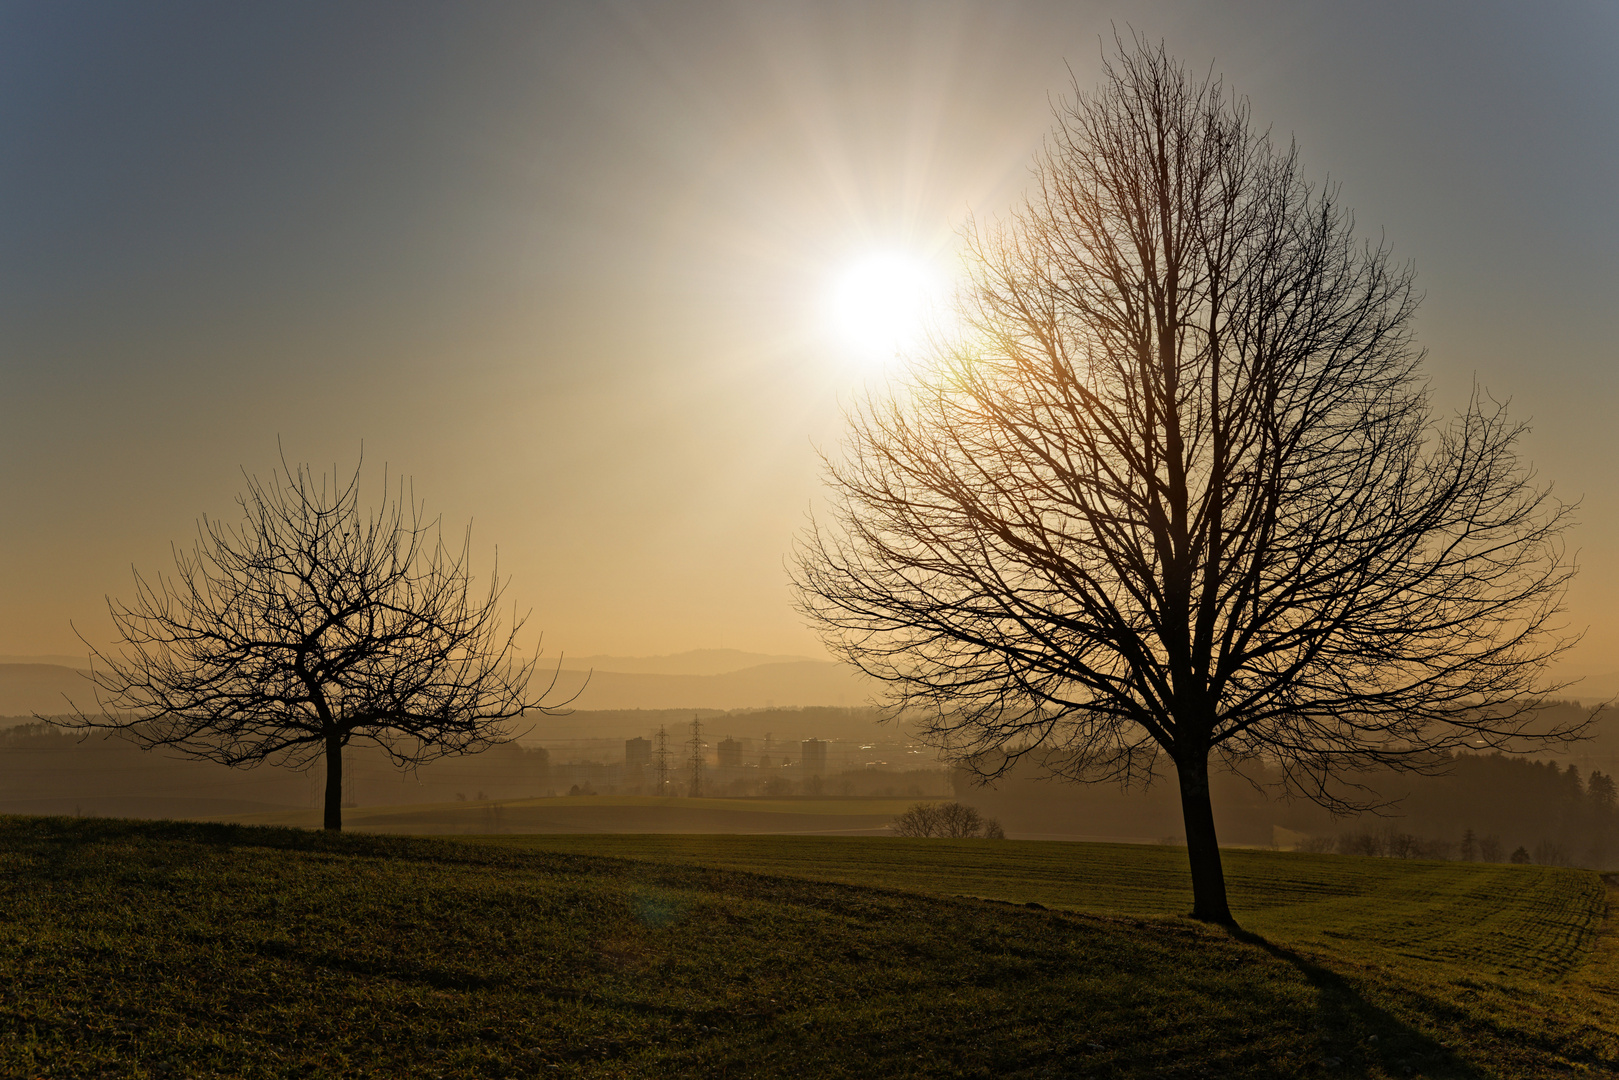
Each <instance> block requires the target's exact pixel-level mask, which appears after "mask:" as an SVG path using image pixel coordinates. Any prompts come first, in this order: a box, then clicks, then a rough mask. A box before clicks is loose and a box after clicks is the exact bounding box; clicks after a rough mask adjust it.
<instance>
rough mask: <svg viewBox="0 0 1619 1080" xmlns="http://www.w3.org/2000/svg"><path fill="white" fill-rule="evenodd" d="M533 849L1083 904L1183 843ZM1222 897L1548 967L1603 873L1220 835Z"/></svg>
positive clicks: (1280, 929) (1153, 866)
mask: <svg viewBox="0 0 1619 1080" xmlns="http://www.w3.org/2000/svg"><path fill="white" fill-rule="evenodd" d="M480 839H481V840H483V841H484V842H489V843H496V844H502V845H509V846H513V847H518V848H526V849H530V850H546V851H556V852H568V853H572V854H595V855H611V856H615V857H619V858H629V859H653V860H658V861H661V862H666V863H692V864H698V865H702V866H711V867H716V868H721V869H727V870H751V871H754V872H757V873H765V874H785V875H790V876H793V877H804V878H812V879H814V880H818V881H832V882H841V883H845V884H851V885H865V886H875V887H878V888H886V889H904V890H909V891H914V892H924V893H931V894H935V895H941V896H973V897H982V898H986V899H995V900H1005V901H1009V902H1011V903H1017V904H1025V903H1038V904H1041V905H1043V906H1045V907H1048V908H1056V909H1060V910H1068V911H1076V912H1084V913H1087V914H1091V915H1112V916H1125V917H1139V916H1155V917H1163V916H1175V915H1180V914H1183V913H1184V912H1187V911H1189V910H1191V906H1192V892H1191V884H1190V878H1189V876H1188V870H1187V862H1186V849H1185V848H1181V847H1154V846H1148V845H1141V844H1090V843H1058V842H1049V841H1027V840H1025V841H1019V840H1008V841H997V842H994V843H991V842H987V841H982V840H901V839H896V838H885V839H875V838H871V839H868V838H861V837H772V836H612V835H597V836H510V837H505V836H502V837H483V838H480ZM1223 854H1224V862H1225V873H1226V884H1227V888H1228V890H1229V896H1230V901H1231V908H1232V912H1233V913H1234V914H1235V916H1236V918H1237V920H1238V922H1240V923H1241V924H1242V926H1243V927H1244V929H1247V930H1250V931H1253V932H1256V933H1259V934H1261V935H1263V936H1264V937H1266V938H1267V939H1269V940H1272V941H1276V942H1282V943H1286V944H1287V945H1288V946H1290V947H1307V948H1310V949H1313V950H1328V951H1331V952H1334V953H1337V954H1341V955H1353V956H1356V957H1360V958H1363V959H1373V958H1383V959H1387V960H1390V961H1393V960H1420V961H1425V962H1429V963H1452V964H1460V965H1462V966H1463V967H1465V968H1467V969H1469V970H1486V971H1489V972H1490V973H1491V974H1501V975H1505V974H1509V973H1512V972H1521V973H1525V974H1530V975H1537V976H1542V977H1552V978H1555V977H1557V976H1559V975H1560V974H1561V973H1563V972H1565V971H1567V970H1569V969H1570V968H1571V967H1572V966H1573V965H1575V964H1576V963H1578V962H1579V960H1580V959H1582V958H1583V957H1585V956H1586V955H1587V954H1588V953H1589V952H1590V950H1591V948H1592V946H1593V945H1594V944H1595V942H1596V936H1597V931H1598V928H1599V925H1600V921H1601V916H1602V912H1603V905H1604V888H1603V884H1602V881H1601V879H1599V878H1598V877H1597V876H1596V875H1595V874H1591V873H1588V872H1586V871H1580V870H1561V869H1545V868H1526V867H1521V866H1507V865H1500V864H1491V865H1477V864H1474V865H1469V864H1464V863H1445V862H1403V861H1399V860H1394V859H1367V858H1358V857H1354V856H1346V855H1303V854H1297V853H1293V852H1275V851H1259V850H1253V849H1242V848H1236V849H1228V850H1226V851H1225V852H1224V853H1223Z"/></svg>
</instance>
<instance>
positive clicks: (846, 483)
mask: <svg viewBox="0 0 1619 1080" xmlns="http://www.w3.org/2000/svg"><path fill="white" fill-rule="evenodd" d="M967 240H968V244H969V259H968V263H969V273H970V280H969V283H968V284H967V286H966V287H965V289H964V291H963V294H962V299H961V302H960V304H959V305H958V306H959V312H960V315H961V319H962V324H963V327H964V329H962V330H961V332H960V333H959V334H957V333H955V332H954V331H952V332H951V334H950V337H949V340H945V341H942V342H940V343H939V344H938V346H937V347H936V348H934V349H932V350H931V352H930V355H927V356H924V357H922V358H919V359H917V360H916V361H915V362H914V363H913V364H912V365H911V367H910V371H909V374H908V375H905V376H901V377H900V378H899V379H898V380H897V385H896V386H895V388H894V389H893V390H892V392H884V393H876V394H873V395H871V396H869V397H868V398H867V399H866V400H865V401H864V403H863V404H859V405H857V406H856V407H855V408H854V409H853V410H852V411H851V415H850V434H849V436H848V442H847V445H846V452H845V454H844V455H843V457H842V459H841V460H834V461H831V462H829V464H828V472H829V483H830V487H831V489H832V499H833V506H834V511H833V515H832V519H831V520H826V521H822V522H818V523H817V524H815V525H814V526H813V527H812V529H811V530H810V532H809V534H808V535H807V536H806V537H805V539H804V541H803V543H802V545H801V547H800V549H799V557H798V560H797V566H796V570H795V580H796V583H797V586H798V589H799V596H800V598H801V604H802V608H803V610H804V611H805V612H806V614H807V615H808V616H809V617H811V618H812V619H813V620H814V621H815V622H817V623H818V624H819V627H820V629H821V630H822V633H823V635H824V636H825V638H826V639H827V641H828V643H829V645H830V646H831V647H832V648H833V650H834V651H835V652H837V653H838V654H839V655H840V656H841V657H842V658H843V659H845V660H847V661H848V662H850V663H852V664H854V665H856V666H857V667H859V668H861V669H862V670H863V671H865V672H866V673H867V674H869V675H872V676H875V677H876V678H878V679H881V680H884V681H885V682H886V683H887V684H888V688H889V697H888V703H889V705H890V706H891V707H892V708H893V709H894V710H895V711H896V712H898V711H905V712H907V713H908V714H909V716H910V717H911V718H912V719H913V720H920V722H922V723H924V724H927V725H928V726H929V734H930V736H931V738H932V739H933V741H934V742H935V743H937V744H939V745H942V746H943V747H945V748H946V749H947V750H948V751H949V752H951V754H952V755H953V756H954V757H955V759H956V760H957V761H959V762H962V763H964V764H966V765H968V766H970V767H973V768H975V769H977V770H979V773H980V776H981V777H984V778H991V777H993V776H995V775H999V774H1000V773H1001V772H1003V771H1005V770H1006V769H1009V768H1011V767H1012V766H1013V765H1014V764H1015V763H1016V762H1017V761H1018V760H1019V759H1020V758H1022V757H1023V756H1025V755H1034V756H1035V757H1036V758H1037V759H1041V758H1043V759H1044V761H1045V762H1046V764H1047V766H1048V767H1049V768H1051V769H1052V770H1054V771H1056V772H1058V773H1059V774H1061V775H1065V776H1068V777H1070V778H1074V779H1083V780H1098V779H1109V778H1113V779H1122V780H1124V781H1126V782H1128V781H1131V780H1137V779H1148V780H1150V779H1151V778H1152V776H1153V775H1154V772H1155V770H1156V769H1157V768H1160V767H1162V764H1163V759H1164V758H1167V759H1168V761H1169V762H1170V763H1172V764H1173V766H1174V769H1175V772H1176V774H1177V776H1178V779H1179V786H1180V795H1181V805H1182V809H1183V813H1184V818H1185V829H1186V844H1187V851H1188V855H1189V857H1190V862H1191V871H1192V886H1193V895H1194V903H1193V915H1194V916H1195V917H1197V918H1201V919H1206V920H1211V921H1218V922H1229V921H1231V913H1230V910H1229V908H1228V906H1227V902H1226V891H1225V880H1224V874H1223V871H1222V868H1221V862H1220V853H1219V846H1218V841H1217V837H1216V833H1215V826H1214V817H1213V811H1212V807H1211V804H1210V799H1209V762H1210V758H1211V756H1213V757H1216V758H1223V759H1225V760H1226V761H1228V762H1240V761H1242V760H1244V759H1251V758H1254V757H1263V758H1265V759H1267V760H1269V761H1270V762H1272V763H1274V764H1276V765H1278V766H1279V767H1280V768H1281V769H1282V770H1283V771H1284V773H1285V775H1286V777H1287V782H1288V784H1289V785H1290V786H1291V787H1292V788H1293V789H1294V790H1298V791H1302V792H1303V793H1305V794H1307V795H1309V796H1310V797H1312V798H1315V799H1318V800H1319V801H1321V802H1323V803H1324V804H1326V805H1328V806H1331V807H1334V808H1336V809H1350V808H1351V805H1350V803H1349V802H1348V801H1346V799H1347V795H1346V790H1348V789H1345V788H1344V787H1342V786H1341V785H1339V784H1337V782H1336V780H1337V778H1341V777H1343V776H1345V775H1346V774H1347V773H1349V772H1351V771H1352V770H1355V769H1358V768H1366V767H1371V766H1373V765H1392V766H1403V767H1406V768H1417V769H1422V768H1436V767H1441V766H1442V764H1443V761H1442V759H1441V758H1440V757H1439V756H1438V755H1437V753H1436V752H1437V751H1442V750H1445V749H1446V748H1452V747H1460V746H1463V745H1466V746H1469V747H1475V748H1476V747H1478V746H1481V745H1484V746H1511V745H1517V746H1522V745H1523V744H1521V743H1514V742H1513V740H1516V739H1519V738H1521V737H1523V736H1526V735H1535V736H1539V737H1541V738H1563V737H1569V736H1572V735H1574V734H1576V733H1577V730H1578V728H1579V724H1578V723H1572V724H1570V725H1568V726H1566V727H1564V728H1560V729H1557V728H1553V727H1551V725H1547V724H1543V723H1541V720H1540V718H1538V717H1537V712H1536V705H1537V702H1538V700H1539V699H1540V698H1541V697H1542V696H1543V695H1544V693H1545V692H1546V691H1547V690H1549V689H1551V687H1549V686H1548V685H1547V684H1546V683H1545V681H1544V680H1543V678H1542V674H1541V673H1542V672H1543V671H1544V668H1545V664H1546V662H1547V661H1548V660H1549V659H1550V658H1551V657H1552V656H1554V655H1555V654H1556V653H1557V652H1558V651H1559V650H1560V649H1561V648H1563V647H1564V646H1565V645H1566V642H1565V641H1564V640H1563V639H1561V638H1560V637H1559V636H1558V633H1557V631H1556V616H1557V612H1558V611H1559V607H1560V603H1561V597H1562V594H1563V590H1564V586H1565V583H1566V581H1567V580H1568V578H1569V576H1570V574H1571V573H1572V569H1573V568H1572V565H1571V563H1570V562H1568V561H1567V560H1565V558H1564V554H1563V548H1562V546H1561V543H1560V530H1561V528H1562V527H1563V525H1564V524H1565V523H1566V521H1567V519H1568V514H1569V509H1568V508H1567V507H1565V506H1563V505H1561V504H1559V503H1557V502H1556V501H1554V500H1553V499H1552V498H1551V497H1550V496H1549V494H1548V492H1547V491H1546V490H1544V489H1541V488H1537V487H1536V486H1535V485H1534V484H1533V483H1532V481H1531V478H1530V476H1529V474H1528V471H1527V470H1526V469H1525V468H1524V467H1522V466H1521V465H1520V464H1519V462H1518V461H1517V458H1516V456H1515V443H1516V442H1517V440H1518V438H1519V435H1520V433H1521V430H1522V429H1521V427H1520V426H1517V425H1515V424H1513V423H1510V422H1508V420H1507V419H1506V416H1505V412H1504V410H1503V409H1501V408H1499V407H1496V406H1494V405H1492V404H1491V403H1490V402H1489V400H1488V399H1487V398H1486V397H1485V396H1484V395H1475V400H1474V401H1473V402H1472V403H1471V404H1470V405H1469V406H1468V407H1467V408H1466V409H1465V410H1463V411H1462V412H1461V413H1460V415H1458V416H1457V417H1456V418H1455V420H1454V421H1453V422H1451V423H1448V424H1436V423H1435V422H1434V421H1433V419H1432V416H1431V411H1430V409H1429V404H1428V393H1427V389H1426V387H1425V386H1424V384H1423V382H1422V378H1421V373H1420V371H1419V365H1420V360H1421V354H1420V352H1418V351H1417V350H1416V349H1415V348H1414V347H1413V344H1412V334H1411V317H1412V314H1413V312H1414V310H1415V305H1416V300H1415V297H1414V295H1413V292H1412V271H1411V270H1410V269H1409V268H1408V267H1405V268H1402V267H1399V266H1395V265H1391V263H1390V259H1389V253H1388V250H1387V248H1386V247H1383V246H1381V245H1375V246H1374V245H1368V244H1364V243H1362V242H1361V241H1359V240H1357V239H1356V238H1355V236H1354V229H1353V222H1352V220H1351V217H1350V215H1349V214H1348V213H1346V212H1345V211H1344V210H1343V209H1342V208H1341V207H1340V206H1339V204H1338V202H1337V194H1336V191H1335V189H1333V188H1331V187H1326V188H1319V187H1312V186H1311V185H1309V184H1307V183H1306V182H1305V180H1304V179H1303V178H1302V177H1301V175H1300V170H1299V165H1298V160H1297V156H1296V154H1295V152H1294V150H1293V149H1292V148H1291V147H1285V148H1284V147H1278V146H1276V145H1274V144H1273V143H1272V142H1271V141H1270V139H1269V137H1268V135H1267V134H1265V133H1264V132H1262V131H1257V130H1255V129H1254V127H1253V126H1252V124H1251V123H1250V118H1249V110H1248V106H1247V105H1246V103H1244V102H1242V101H1240V100H1238V99H1236V98H1234V97H1232V96H1231V95H1229V94H1228V93H1227V92H1226V91H1225V89H1224V88H1223V87H1222V85H1221V84H1220V83H1219V82H1218V81H1217V80H1208V79H1205V80H1199V79H1197V78H1194V77H1192V76H1191V75H1189V73H1188V72H1187V71H1186V69H1185V68H1184V67H1182V66H1181V65H1179V64H1177V63H1175V62H1174V61H1172V60H1171V59H1170V57H1168V56H1167V55H1166V54H1165V52H1164V50H1163V48H1162V47H1161V46H1157V47H1154V46H1151V45H1149V44H1148V43H1145V42H1143V41H1141V40H1139V39H1138V40H1136V41H1135V42H1134V43H1133V45H1131V46H1127V45H1125V44H1123V43H1121V44H1120V46H1119V49H1118V52H1117V54H1116V55H1115V56H1114V57H1113V58H1112V59H1111V61H1110V62H1109V63H1108V65H1107V69H1106V78H1105V81H1104V83H1103V86H1102V88H1101V89H1100V91H1099V92H1098V93H1095V94H1094V95H1086V94H1083V93H1080V92H1079V91H1078V89H1077V87H1076V97H1075V98H1074V99H1073V100H1072V101H1070V102H1069V103H1067V104H1065V105H1063V106H1062V107H1061V108H1060V109H1059V115H1058V125H1057V128H1056V130H1055V132H1054V134H1053V135H1052V137H1051V139H1050V141H1049V142H1048V144H1047V146H1046V149H1045V150H1044V151H1043V152H1042V153H1041V154H1040V156H1039V157H1038V158H1037V160H1036V163H1035V168H1034V186H1033V192H1032V194H1031V195H1030V196H1029V197H1028V199H1027V201H1026V203H1025V204H1024V206H1023V207H1022V209H1021V210H1020V211H1019V212H1018V213H1017V214H1016V215H1015V216H1014V217H1013V219H1012V220H1011V222H1010V223H1008V224H1005V225H1002V226H998V227H995V228H990V229H983V230H974V229H969V231H968V234H967Z"/></svg>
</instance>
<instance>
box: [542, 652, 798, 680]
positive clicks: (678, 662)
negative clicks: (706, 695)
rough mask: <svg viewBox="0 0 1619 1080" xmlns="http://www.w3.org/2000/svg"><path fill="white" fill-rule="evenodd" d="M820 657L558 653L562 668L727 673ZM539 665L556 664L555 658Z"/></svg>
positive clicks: (641, 672) (683, 653) (727, 654)
mask: <svg viewBox="0 0 1619 1080" xmlns="http://www.w3.org/2000/svg"><path fill="white" fill-rule="evenodd" d="M826 662H827V661H826V659H825V658H824V657H823V658H821V659H819V660H817V659H816V658H815V657H813V656H777V655H771V654H768V653H752V652H743V651H742V650H741V649H690V650H688V651H686V652H680V653H671V654H669V655H667V656H568V655H566V654H564V655H563V657H562V667H563V669H564V670H566V671H591V670H596V671H616V672H622V673H624V674H626V675H729V674H730V673H731V672H733V671H742V670H744V669H746V668H752V667H759V666H760V665H763V664H816V663H826ZM540 666H541V667H542V668H543V667H550V668H555V667H556V661H555V660H553V661H551V662H550V663H549V664H547V663H546V660H545V658H544V657H541V658H540Z"/></svg>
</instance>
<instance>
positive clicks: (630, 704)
mask: <svg viewBox="0 0 1619 1080" xmlns="http://www.w3.org/2000/svg"><path fill="white" fill-rule="evenodd" d="M564 662H565V663H566V665H567V667H566V668H565V669H564V670H563V671H562V672H561V673H560V675H558V677H557V690H556V691H555V692H554V693H553V694H552V695H551V696H550V698H549V699H548V700H551V701H561V700H563V699H565V698H569V697H572V696H574V695H575V694H578V695H579V696H578V698H577V700H575V701H574V702H573V704H572V706H571V707H572V708H574V709H590V710H596V709H768V708H778V709H795V708H804V707H809V706H818V705H831V706H842V707H850V708H852V707H855V706H859V705H864V704H865V703H866V702H867V701H868V700H869V699H870V698H871V697H872V696H873V695H874V694H875V693H876V690H877V684H876V683H875V682H873V681H872V680H870V679H868V678H866V677H865V676H863V675H861V674H860V673H859V672H858V671H855V670H854V669H853V668H850V667H848V666H846V665H843V664H836V663H833V662H831V661H829V660H809V659H804V658H792V657H790V658H787V659H785V660H780V659H776V658H772V657H769V656H765V655H763V654H759V653H746V652H741V651H739V650H736V649H701V650H696V651H693V652H687V653H678V654H676V655H673V656H652V657H606V656H598V657H581V658H579V659H578V660H575V659H574V658H572V657H567V658H565V661H564ZM598 662H599V663H598ZM553 663H554V661H553ZM609 663H614V664H618V665H619V668H609V667H607V665H608V664H609ZM591 668H594V669H595V670H594V671H593V672H592V671H590V669H591ZM623 669H629V670H623ZM553 672H554V669H553V668H547V667H546V666H545V661H544V659H543V658H542V659H541V662H540V669H539V671H538V672H537V673H536V676H535V678H536V680H537V686H536V689H537V688H538V685H543V682H542V681H541V680H545V681H548V680H549V679H550V678H551V676H552V674H553ZM587 678H588V684H587ZM581 691H582V692H581ZM70 699H71V700H72V701H73V702H75V703H77V704H78V705H79V706H81V707H82V708H84V709H86V710H87V711H88V710H90V709H92V708H93V707H94V704H95V695H94V694H92V693H91V692H90V684H89V681H88V680H87V679H86V678H85V676H84V672H83V671H82V670H80V669H78V668H73V667H68V666H65V665H62V664H43V663H27V664H9V663H0V716H17V717H25V716H29V715H31V714H34V713H38V714H40V715H43V716H56V715H60V714H63V713H67V712H69V711H71V709H70V707H69V705H68V700H70Z"/></svg>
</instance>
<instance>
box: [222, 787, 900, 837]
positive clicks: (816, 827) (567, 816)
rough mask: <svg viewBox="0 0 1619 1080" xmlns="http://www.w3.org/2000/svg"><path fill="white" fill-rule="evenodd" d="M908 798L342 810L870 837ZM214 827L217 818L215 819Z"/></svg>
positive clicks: (412, 831) (552, 826) (627, 828)
mask: <svg viewBox="0 0 1619 1080" xmlns="http://www.w3.org/2000/svg"><path fill="white" fill-rule="evenodd" d="M916 801H917V800H916V799H914V798H904V799H889V798H813V799H804V798H777V799H769V798H753V799H685V798H681V799H662V798H653V797H650V796H634V795H617V796H615V795H588V796H587V795H580V796H568V795H562V796H554V797H551V798H543V799H503V800H500V801H491V802H482V801H479V802H450V803H427V804H421V805H410V806H367V807H356V808H351V809H346V810H344V811H343V827H344V828H345V829H350V830H353V831H355V832H382V833H402V834H409V835H413V836H421V835H435V834H452V835H454V834H481V833H506V832H511V833H546V834H552V833H845V834H858V833H867V834H876V833H881V832H884V831H886V828H887V826H888V823H889V822H891V821H893V820H894V818H895V817H896V816H898V815H899V814H900V813H902V812H904V810H905V809H906V807H908V806H910V805H912V804H913V803H915V802H916ZM216 820H217V819H216ZM225 820H228V821H229V822H231V823H232V824H237V825H285V826H290V827H292V828H304V829H313V828H319V827H320V825H321V811H320V810H319V809H318V808H315V809H309V810H289V811H281V812H274V813H265V814H249V815H238V816H234V817H229V818H227V819H225Z"/></svg>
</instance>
